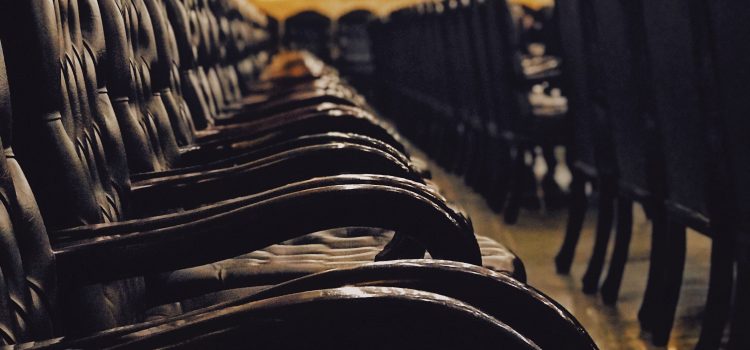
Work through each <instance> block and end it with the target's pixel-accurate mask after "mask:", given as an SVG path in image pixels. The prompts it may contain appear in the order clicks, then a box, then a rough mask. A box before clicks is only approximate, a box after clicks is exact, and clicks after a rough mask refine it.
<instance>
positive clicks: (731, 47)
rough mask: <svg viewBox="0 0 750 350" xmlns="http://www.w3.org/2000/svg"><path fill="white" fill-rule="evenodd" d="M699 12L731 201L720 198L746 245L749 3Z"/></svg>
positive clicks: (749, 208)
mask: <svg viewBox="0 0 750 350" xmlns="http://www.w3.org/2000/svg"><path fill="white" fill-rule="evenodd" d="M700 3H701V5H702V6H703V7H702V8H701V9H702V11H694V13H696V15H704V16H708V19H707V22H708V24H709V26H710V27H709V28H708V29H709V30H710V33H711V34H712V35H711V39H712V40H711V41H712V42H711V44H712V45H711V48H712V49H713V52H712V53H711V54H712V58H713V61H714V62H713V72H714V73H715V79H716V80H715V81H716V83H717V88H716V89H715V90H712V91H714V92H716V93H717V94H718V96H716V97H717V101H716V105H718V106H719V108H718V109H717V110H718V112H719V113H718V117H719V118H718V120H717V123H718V125H719V127H720V130H719V131H720V132H721V135H722V137H723V139H724V142H723V143H724V145H723V146H724V149H725V150H726V155H727V157H726V159H727V160H728V177H727V178H725V181H727V182H728V184H729V185H730V188H731V192H732V193H731V198H728V199H727V198H724V200H727V201H728V202H730V203H731V205H732V207H733V208H732V212H733V214H734V215H733V219H734V220H735V221H736V222H735V223H734V224H735V225H736V228H737V229H738V230H739V232H740V233H742V234H743V235H744V237H742V239H744V241H745V242H748V234H749V233H750V205H749V204H748V203H750V162H748V154H750V138H748V134H750V118H748V110H749V109H748V107H747V101H748V89H747V84H748V81H750V70H749V69H748V61H747V57H749V55H750V44H749V43H748V41H747V38H748V35H750V23H748V22H747V16H748V15H749V14H750V3H748V2H747V1H738V0H732V1H701V2H700Z"/></svg>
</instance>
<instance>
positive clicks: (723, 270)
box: [695, 232, 734, 350]
mask: <svg viewBox="0 0 750 350" xmlns="http://www.w3.org/2000/svg"><path fill="white" fill-rule="evenodd" d="M724 233H725V232H717V233H716V234H715V235H714V236H715V238H714V240H713V242H711V243H712V244H711V277H710V279H709V284H708V296H707V298H706V309H705V311H704V315H703V326H702V327H701V335H700V338H699V340H698V344H697V345H696V346H695V349H696V350H715V349H718V348H719V347H720V346H721V339H722V337H723V336H724V328H725V326H726V324H727V320H728V319H729V310H730V308H731V301H732V284H733V282H734V281H733V279H734V259H733V254H732V253H733V252H732V248H733V247H732V244H731V243H729V242H728V240H724V239H717V238H718V237H720V236H723V235H724Z"/></svg>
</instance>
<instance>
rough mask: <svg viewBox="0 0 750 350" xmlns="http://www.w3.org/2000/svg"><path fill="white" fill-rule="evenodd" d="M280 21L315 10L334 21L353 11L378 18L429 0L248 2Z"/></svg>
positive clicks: (290, 0)
mask: <svg viewBox="0 0 750 350" xmlns="http://www.w3.org/2000/svg"><path fill="white" fill-rule="evenodd" d="M248 1H250V2H252V3H254V4H255V5H256V6H258V7H259V8H261V9H262V10H264V11H266V12H267V13H268V14H269V15H271V16H274V17H276V18H278V19H280V20H283V19H285V18H287V17H290V16H293V15H295V14H297V13H299V12H302V11H306V10H313V11H317V12H320V13H322V14H323V15H325V16H328V17H329V18H332V19H337V18H339V17H340V16H342V15H344V14H346V13H347V12H350V11H352V10H360V9H362V10H368V11H370V12H372V13H374V14H375V15H377V16H385V15H387V14H389V13H390V12H391V11H393V10H396V9H399V8H402V7H405V6H409V5H412V4H417V3H422V2H426V1H429V0H248Z"/></svg>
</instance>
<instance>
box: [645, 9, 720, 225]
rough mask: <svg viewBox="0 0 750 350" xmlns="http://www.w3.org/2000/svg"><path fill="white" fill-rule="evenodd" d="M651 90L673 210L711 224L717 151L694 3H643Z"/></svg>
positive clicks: (690, 220)
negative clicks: (713, 151)
mask: <svg viewBox="0 0 750 350" xmlns="http://www.w3.org/2000/svg"><path fill="white" fill-rule="evenodd" d="M641 6H642V18H643V25H644V34H645V38H643V39H642V41H643V42H644V43H645V48H646V52H647V55H648V62H649V73H650V80H649V85H650V86H651V87H652V89H653V90H652V91H653V113H654V116H655V120H656V124H657V130H658V133H659V139H660V141H661V147H662V149H663V157H664V166H665V168H664V174H665V186H666V196H667V201H668V206H667V208H668V209H669V210H670V211H671V212H672V214H673V217H674V218H677V219H681V220H684V223H685V224H689V225H691V226H695V227H696V228H699V229H700V228H701V227H703V228H706V227H707V226H706V225H708V224H709V216H708V205H707V204H708V202H707V195H708V193H709V191H710V189H709V187H708V186H709V171H710V169H711V168H712V166H711V163H710V162H709V154H710V149H711V146H710V144H709V143H708V142H707V141H708V140H707V137H706V131H707V130H708V129H707V128H708V127H709V125H708V124H707V123H706V119H705V118H704V113H705V111H706V107H707V104H706V103H707V100H706V99H705V94H702V91H701V89H702V85H701V83H700V76H701V74H702V73H701V70H700V69H699V64H700V63H699V62H700V58H699V57H698V55H697V51H696V47H697V44H698V41H699V40H700V39H699V38H698V37H696V36H695V35H694V34H695V32H694V29H693V26H692V22H691V4H690V3H689V1H646V0H644V1H642V2H641Z"/></svg>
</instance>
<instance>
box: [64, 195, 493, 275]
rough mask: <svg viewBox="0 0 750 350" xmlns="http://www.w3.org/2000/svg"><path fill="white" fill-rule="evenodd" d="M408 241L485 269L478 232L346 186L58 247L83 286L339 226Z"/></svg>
mask: <svg viewBox="0 0 750 350" xmlns="http://www.w3.org/2000/svg"><path fill="white" fill-rule="evenodd" d="M351 226H361V227H379V228H384V229H389V230H394V231H396V232H399V233H400V234H405V235H407V236H409V237H412V238H413V239H414V240H415V241H417V242H419V243H420V244H421V245H422V246H424V247H425V249H426V250H427V251H428V252H429V253H430V254H431V256H432V257H434V258H438V259H446V260H455V261H461V262H467V263H472V264H481V256H480V253H479V246H478V244H477V241H476V238H475V236H474V233H473V232H472V231H471V230H467V229H466V227H465V226H464V225H463V224H462V223H461V222H460V220H457V217H456V215H455V213H451V212H447V211H445V210H442V209H441V208H440V207H439V206H438V205H437V204H436V203H435V202H433V201H432V200H430V199H429V198H426V197H424V196H422V195H421V194H420V193H416V192H414V191H410V190H407V189H403V188H397V187H391V186H384V185H362V184H348V185H347V184H345V185H332V186H323V187H317V188H311V189H306V190H301V191H296V192H292V193H286V194H283V195H279V196H276V197H273V198H270V199H264V200H260V201H258V202H256V203H252V204H248V205H244V206H241V207H238V208H235V209H232V210H229V211H226V212H222V213H219V214H216V215H211V216H208V217H205V218H200V219H197V220H193V221H191V222H187V223H182V224H177V225H173V226H169V227H164V228H161V229H153V230H149V231H140V232H133V233H129V234H123V235H120V236H110V237H98V238H94V239H84V240H78V241H75V242H70V243H68V244H65V245H57V246H56V247H55V248H54V250H55V256H56V259H57V262H58V269H59V271H62V272H63V273H66V274H69V275H71V276H73V278H75V279H76V280H78V282H79V283H87V282H99V281H109V280H116V279H120V278H124V277H129V276H139V275H144V274H151V273H157V272H162V271H171V270H176V269H179V268H185V267H190V266H198V265H202V264H205V263H209V262H214V261H218V260H222V259H226V258H230V257H233V256H237V255H240V254H242V253H246V252H250V251H254V250H257V249H261V248H263V247H267V246H269V245H272V244H275V243H279V242H283V241H285V240H288V239H291V238H294V237H299V236H302V235H305V234H307V233H310V232H317V231H322V230H326V229H332V228H338V227H351Z"/></svg>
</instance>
